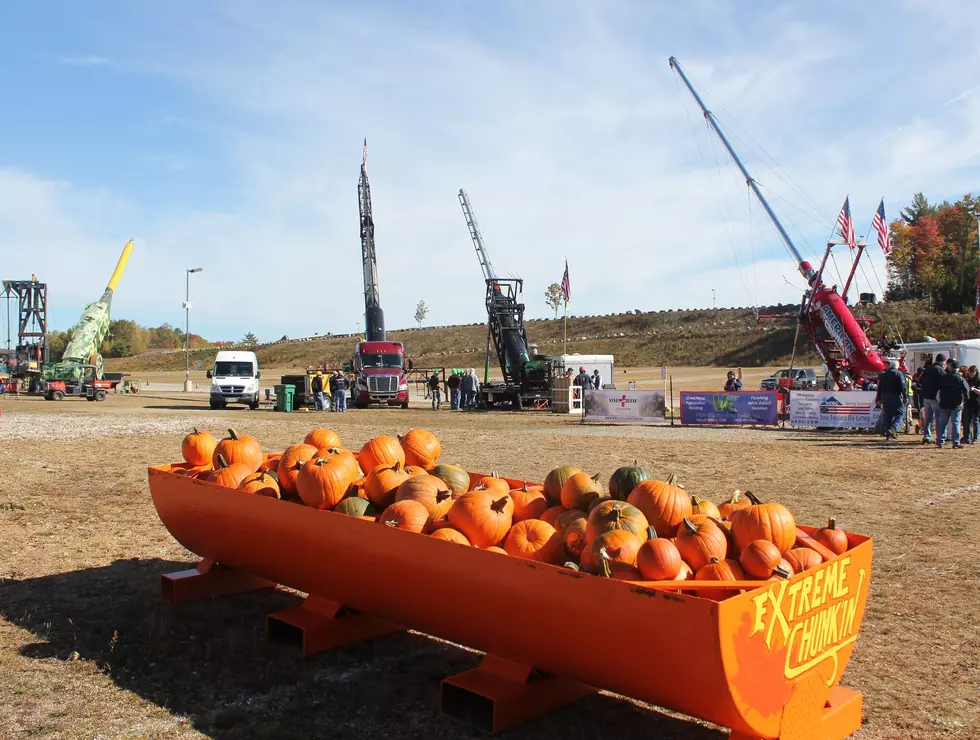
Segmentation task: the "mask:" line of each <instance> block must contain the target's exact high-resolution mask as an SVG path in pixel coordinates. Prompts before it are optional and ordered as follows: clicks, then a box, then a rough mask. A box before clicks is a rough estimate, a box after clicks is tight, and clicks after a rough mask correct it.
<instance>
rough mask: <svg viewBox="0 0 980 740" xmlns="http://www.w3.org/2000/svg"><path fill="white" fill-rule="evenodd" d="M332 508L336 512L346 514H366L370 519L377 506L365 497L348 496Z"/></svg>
mask: <svg viewBox="0 0 980 740" xmlns="http://www.w3.org/2000/svg"><path fill="white" fill-rule="evenodd" d="M333 510H334V511H336V512H337V513H338V514H346V515H347V516H366V517H371V518H372V519H373V518H374V517H375V516H376V515H377V513H378V507H376V506H375V505H374V504H372V503H371V502H370V501H368V500H367V499H366V498H359V497H357V496H348V497H347V498H345V499H344V500H343V501H341V502H340V503H339V504H337V505H336V506H334V507H333Z"/></svg>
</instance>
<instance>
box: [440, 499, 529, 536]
mask: <svg viewBox="0 0 980 740" xmlns="http://www.w3.org/2000/svg"><path fill="white" fill-rule="evenodd" d="M513 518H514V502H513V501H511V499H510V496H508V495H506V494H504V495H496V494H493V493H490V492H489V491H468V492H467V493H464V494H461V495H460V496H459V498H457V499H456V500H455V501H453V503H452V506H451V507H450V508H449V522H450V524H452V525H453V526H454V527H455V528H456V529H458V530H459V531H460V532H462V533H463V534H464V535H466V539H468V540H469V541H470V543H472V544H473V546H474V547H489V546H490V545H496V544H497V543H499V542H500V541H501V540H502V539H503V538H504V537H506V536H507V532H508V531H510V528H511V525H512V524H513Z"/></svg>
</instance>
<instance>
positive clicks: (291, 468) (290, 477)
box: [276, 442, 317, 493]
mask: <svg viewBox="0 0 980 740" xmlns="http://www.w3.org/2000/svg"><path fill="white" fill-rule="evenodd" d="M316 449H317V448H316V447H314V446H313V445H308V444H306V443H305V442H304V443H303V444H298V445H290V446H289V447H287V448H286V450H285V451H284V452H283V453H282V457H280V458H279V465H278V466H277V467H276V478H278V479H279V488H280V490H281V491H283V492H284V493H296V476H298V475H299V471H300V470H302V469H303V466H304V465H305V464H306V463H308V462H309V461H310V460H312V459H313V458H314V457H316Z"/></svg>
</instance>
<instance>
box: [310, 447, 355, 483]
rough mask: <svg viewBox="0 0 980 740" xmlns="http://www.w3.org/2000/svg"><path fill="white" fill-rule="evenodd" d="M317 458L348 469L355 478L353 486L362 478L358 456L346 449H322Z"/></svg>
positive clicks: (352, 480)
mask: <svg viewBox="0 0 980 740" xmlns="http://www.w3.org/2000/svg"><path fill="white" fill-rule="evenodd" d="M316 456H317V457H324V458H326V459H327V460H330V461H331V462H336V463H337V464H339V465H343V466H344V467H346V468H347V470H348V471H350V474H351V475H352V476H353V478H351V484H353V482H354V481H356V480H357V479H358V478H360V477H361V468H360V466H359V465H358V463H357V456H356V455H355V454H354V453H353V452H351V451H350V450H348V449H346V448H344V447H328V448H326V449H322V448H321V449H320V450H318V451H317V453H316Z"/></svg>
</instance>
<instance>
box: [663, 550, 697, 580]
mask: <svg viewBox="0 0 980 740" xmlns="http://www.w3.org/2000/svg"><path fill="white" fill-rule="evenodd" d="M668 541H669V540H668ZM678 557H680V556H679V555H678ZM693 578H694V571H693V570H691V566H690V565H688V564H687V563H685V562H684V561H683V560H682V561H681V571H680V573H678V574H677V576H676V577H675V578H674V580H675V581H690V580H692V579H693Z"/></svg>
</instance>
